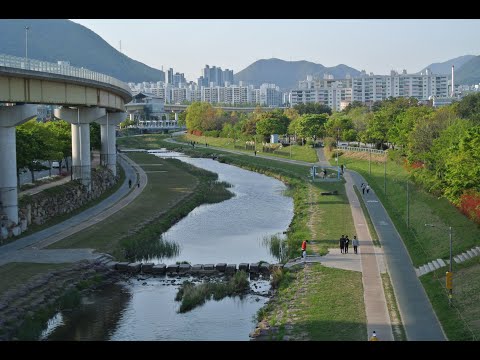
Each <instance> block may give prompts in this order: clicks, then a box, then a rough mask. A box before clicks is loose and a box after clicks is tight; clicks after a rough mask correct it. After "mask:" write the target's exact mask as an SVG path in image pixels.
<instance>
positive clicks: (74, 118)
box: [54, 107, 105, 191]
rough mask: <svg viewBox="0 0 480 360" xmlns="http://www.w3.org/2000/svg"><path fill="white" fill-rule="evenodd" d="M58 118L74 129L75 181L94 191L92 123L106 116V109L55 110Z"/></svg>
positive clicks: (73, 172)
mask: <svg viewBox="0 0 480 360" xmlns="http://www.w3.org/2000/svg"><path fill="white" fill-rule="evenodd" d="M54 114H55V117H56V118H59V119H62V120H65V121H67V122H69V123H70V124H71V127H72V174H73V180H80V181H81V183H82V184H83V185H84V186H86V187H87V189H88V191H90V190H91V189H92V183H91V180H92V179H91V174H92V164H91V161H90V123H91V122H93V121H95V120H97V119H99V118H101V117H102V116H104V115H105V109H104V108H99V107H91V108H87V107H79V108H76V109H71V108H63V107H62V108H60V109H55V110H54Z"/></svg>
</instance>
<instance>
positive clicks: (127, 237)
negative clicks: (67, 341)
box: [0, 154, 232, 340]
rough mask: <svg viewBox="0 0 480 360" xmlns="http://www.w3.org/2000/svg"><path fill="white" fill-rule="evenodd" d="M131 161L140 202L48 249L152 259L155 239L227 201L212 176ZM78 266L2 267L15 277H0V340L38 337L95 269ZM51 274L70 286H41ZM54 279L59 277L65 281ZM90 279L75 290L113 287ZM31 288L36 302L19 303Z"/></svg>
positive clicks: (169, 164) (180, 166) (166, 163)
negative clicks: (139, 180)
mask: <svg viewBox="0 0 480 360" xmlns="http://www.w3.org/2000/svg"><path fill="white" fill-rule="evenodd" d="M132 157H133V158H135V159H136V160H137V161H138V162H140V163H142V166H143V167H144V169H145V170H146V172H147V175H148V177H149V184H148V185H147V189H146V191H145V192H143V193H142V195H143V197H142V196H139V198H137V199H135V200H134V201H133V203H131V204H129V205H128V206H127V207H125V208H124V209H122V210H120V211H119V212H118V213H116V214H114V215H112V216H111V217H110V218H108V219H106V220H105V221H103V222H101V223H99V224H96V225H93V226H91V227H90V228H87V229H85V230H84V231H82V232H80V233H77V234H76V235H73V236H70V237H68V238H65V239H64V240H62V241H60V242H59V243H55V244H52V245H50V247H49V248H85V247H87V248H94V249H96V250H99V251H102V252H111V253H112V254H114V255H117V256H118V258H117V259H118V260H123V259H127V258H128V259H135V258H136V257H141V256H144V255H145V254H158V252H159V251H162V250H163V249H159V248H158V246H156V245H155V244H154V240H156V239H158V235H159V234H161V233H162V232H164V231H165V230H166V229H168V228H169V227H171V226H172V225H173V224H175V223H176V222H177V221H179V220H180V219H181V218H182V217H184V216H185V215H187V214H188V213H189V212H190V211H191V210H192V209H194V208H195V207H197V206H199V205H201V204H204V203H212V202H219V201H223V200H225V199H228V198H230V197H231V196H232V194H231V193H230V192H229V191H228V184H225V183H221V182H218V181H217V175H216V174H214V173H211V172H208V171H205V170H202V169H198V168H195V167H193V166H191V165H189V164H185V163H182V162H180V161H179V160H174V159H168V160H163V159H159V158H157V157H155V156H153V155H148V154H133V155H132ZM159 166H162V168H161V169H162V170H161V171H159ZM148 186H150V187H148ZM146 214H148V215H149V216H146ZM112 218H113V219H112ZM149 240H150V241H149ZM152 240H153V241H152ZM71 266H73V267H71ZM78 266H79V268H78V269H77V268H76V267H75V265H69V264H60V265H51V266H50V265H48V264H7V265H4V266H2V267H0V273H1V272H3V273H5V274H7V273H10V272H13V273H14V274H15V275H14V276H12V275H9V276H2V277H1V279H0V288H1V289H2V291H1V293H2V296H1V297H0V304H1V306H0V309H1V310H0V311H3V315H2V316H0V319H2V322H1V323H0V330H2V332H0V336H2V339H12V338H18V339H29V340H34V339H35V336H38V334H39V331H40V332H41V330H42V328H44V327H45V325H46V321H47V320H48V319H49V317H51V316H52V315H53V314H54V313H55V309H58V308H59V301H62V300H61V299H62V298H63V297H67V298H71V297H72V296H71V294H69V291H70V290H71V289H72V286H70V285H71V284H73V285H75V284H77V283H81V282H82V281H83V280H86V279H85V274H84V273H89V271H90V270H88V269H90V268H89V267H88V266H93V268H94V270H95V265H92V264H90V265H85V264H84V263H82V264H80V265H78ZM57 268H60V269H61V270H59V272H65V274H69V275H68V276H67V277H68V279H67V280H68V281H67V280H66V281H67V283H68V284H70V285H68V286H64V285H65V282H63V283H62V284H61V285H59V286H58V287H55V286H53V287H52V286H50V285H51V281H44V280H42V279H53V278H55V277H56V276H57V274H58V273H59V272H57ZM95 271H97V270H95ZM38 273H41V274H42V275H41V277H40V278H37V277H35V275H36V274H38ZM42 276H43V277H42ZM59 276H60V277H62V278H63V277H65V275H59ZM95 279H96V280H95V281H94V282H86V283H85V282H83V283H81V284H83V285H82V286H87V288H90V287H91V286H93V288H95V287H98V286H100V285H102V286H103V285H105V284H109V283H111V282H112V281H113V282H114V281H115V280H109V279H107V278H104V277H96V278H95ZM104 280H105V281H104ZM54 283H56V282H54ZM37 287H38V291H37V290H35V291H36V292H32V293H33V294H36V293H38V294H40V295H39V296H38V297H36V299H41V301H36V300H34V299H33V298H31V297H30V296H28V297H25V295H26V294H27V293H28V292H29V291H30V290H32V289H34V288H35V289H36V288H37ZM62 289H64V290H65V291H62ZM50 290H51V291H52V293H51V296H48V297H47V296H42V295H41V294H46V293H48V292H49V291H50ZM82 290H83V289H82ZM74 297H76V296H74ZM16 298H19V299H22V298H25V301H23V302H22V303H21V304H20V305H19V304H17V302H16V301H12V299H16ZM46 299H48V300H46ZM18 306H20V309H22V312H21V313H18V312H17V311H16V307H18ZM22 314H26V316H25V317H22ZM22 324H26V325H22ZM28 329H32V330H31V331H30V330H28Z"/></svg>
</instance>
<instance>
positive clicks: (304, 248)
mask: <svg viewBox="0 0 480 360" xmlns="http://www.w3.org/2000/svg"><path fill="white" fill-rule="evenodd" d="M302 258H303V259H304V260H305V259H306V258H307V240H303V242H302Z"/></svg>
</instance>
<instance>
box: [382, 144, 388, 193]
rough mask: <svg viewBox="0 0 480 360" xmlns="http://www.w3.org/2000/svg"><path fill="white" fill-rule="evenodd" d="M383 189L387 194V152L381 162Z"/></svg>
mask: <svg viewBox="0 0 480 360" xmlns="http://www.w3.org/2000/svg"><path fill="white" fill-rule="evenodd" d="M383 164H384V167H383V190H384V192H385V195H387V153H385V161H384V162H383Z"/></svg>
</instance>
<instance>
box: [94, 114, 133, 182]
mask: <svg viewBox="0 0 480 360" xmlns="http://www.w3.org/2000/svg"><path fill="white" fill-rule="evenodd" d="M126 118H127V113H126V112H115V113H109V112H108V111H107V114H106V115H105V116H102V117H101V118H100V119H97V120H95V122H97V123H99V124H100V138H101V140H102V148H101V150H100V164H102V165H103V166H106V167H107V168H108V169H110V170H111V171H112V173H113V175H115V176H117V149H116V146H115V144H116V142H117V139H116V138H115V126H116V125H118V124H120V123H121V122H122V121H124V120H125V119H126Z"/></svg>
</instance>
